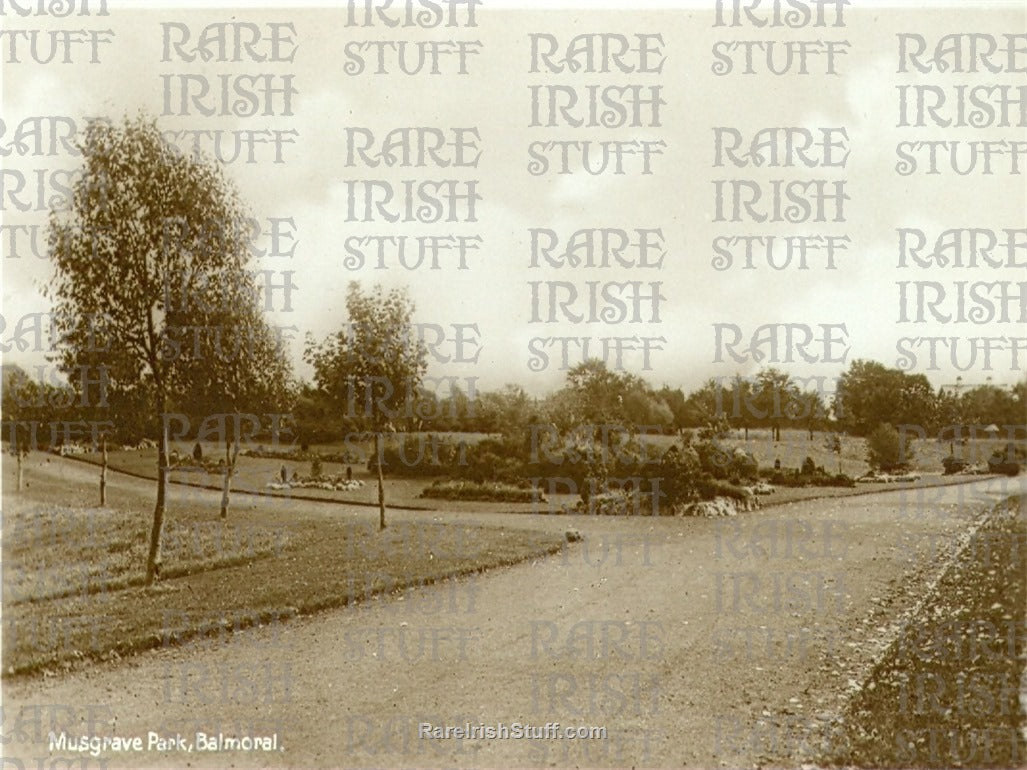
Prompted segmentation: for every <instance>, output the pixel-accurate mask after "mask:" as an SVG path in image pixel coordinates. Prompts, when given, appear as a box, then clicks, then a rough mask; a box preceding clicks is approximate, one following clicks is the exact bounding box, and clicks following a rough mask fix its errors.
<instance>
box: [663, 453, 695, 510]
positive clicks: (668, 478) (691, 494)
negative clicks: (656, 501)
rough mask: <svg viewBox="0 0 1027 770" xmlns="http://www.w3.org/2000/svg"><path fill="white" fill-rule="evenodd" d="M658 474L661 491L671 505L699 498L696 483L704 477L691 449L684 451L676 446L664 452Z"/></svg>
mask: <svg viewBox="0 0 1027 770" xmlns="http://www.w3.org/2000/svg"><path fill="white" fill-rule="evenodd" d="M658 472H659V478H660V490H661V491H662V492H663V494H664V500H666V502H667V503H668V504H669V505H675V504H677V503H684V502H688V501H690V500H694V499H695V498H696V497H697V496H698V490H697V489H696V483H697V482H698V481H699V477H700V476H701V475H702V466H700V464H699V456H698V454H696V452H695V450H694V449H692V448H691V447H686V448H685V449H683V450H682V449H679V448H678V447H677V445H676V444H675V445H674V446H672V447H671V448H670V449H668V450H667V451H666V452H664V453H663V457H662V458H660V464H659V467H658Z"/></svg>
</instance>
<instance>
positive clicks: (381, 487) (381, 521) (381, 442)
mask: <svg viewBox="0 0 1027 770" xmlns="http://www.w3.org/2000/svg"><path fill="white" fill-rule="evenodd" d="M374 443H375V451H376V452H377V453H378V529H379V530H382V529H385V480H384V477H383V475H382V466H383V465H385V436H384V435H382V434H381V433H378V434H377V435H376V436H375V439H374Z"/></svg>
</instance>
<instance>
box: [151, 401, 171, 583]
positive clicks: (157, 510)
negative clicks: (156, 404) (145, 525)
mask: <svg viewBox="0 0 1027 770" xmlns="http://www.w3.org/2000/svg"><path fill="white" fill-rule="evenodd" d="M160 421H161V429H160V441H159V443H158V444H157V505H156V506H154V509H153V527H152V528H151V529H150V552H149V554H148V555H147V557H146V585H148V586H149V585H153V581H154V580H156V579H157V578H159V577H160V562H161V535H162V533H163V530H164V512H165V510H166V508H167V493H168V427H167V420H166V419H165V416H164V403H161V405H160Z"/></svg>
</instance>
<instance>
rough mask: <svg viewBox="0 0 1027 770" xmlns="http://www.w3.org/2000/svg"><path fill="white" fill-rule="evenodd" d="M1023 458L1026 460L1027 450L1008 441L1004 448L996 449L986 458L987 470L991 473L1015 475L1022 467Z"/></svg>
mask: <svg viewBox="0 0 1027 770" xmlns="http://www.w3.org/2000/svg"><path fill="white" fill-rule="evenodd" d="M1025 460H1027V450H1024V448H1023V447H1021V446H1017V445H1016V444H1014V443H1013V442H1012V441H1010V442H1009V443H1008V444H1006V445H1005V447H1004V448H1002V449H999V450H996V451H995V452H994V453H993V454H992V455H991V457H989V458H988V470H989V471H991V472H992V473H1004V474H1005V475H1007V476H1016V475H1018V474H1019V473H1020V471H1021V470H1022V469H1023V465H1024V461H1025Z"/></svg>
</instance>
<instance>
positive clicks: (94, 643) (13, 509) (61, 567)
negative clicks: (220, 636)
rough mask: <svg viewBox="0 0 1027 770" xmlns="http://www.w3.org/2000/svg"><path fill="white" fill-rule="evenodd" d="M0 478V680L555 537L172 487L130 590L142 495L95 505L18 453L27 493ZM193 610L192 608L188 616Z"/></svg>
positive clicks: (240, 623) (333, 598) (57, 462)
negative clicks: (157, 551)
mask: <svg viewBox="0 0 1027 770" xmlns="http://www.w3.org/2000/svg"><path fill="white" fill-rule="evenodd" d="M12 466H13V464H12V463H10V462H4V463H3V474H4V488H5V494H4V500H3V502H4V514H5V515H4V522H3V525H4V532H3V534H4V537H3V563H4V587H3V588H4V591H3V602H4V613H3V672H4V675H5V676H11V675H20V674H32V673H39V672H43V673H45V672H47V671H55V670H57V669H60V668H65V669H66V668H70V667H72V666H73V665H74V664H75V663H76V662H77V661H88V660H103V659H110V658H117V657H121V656H124V655H127V654H131V653H135V652H139V651H141V650H145V649H150V648H155V647H159V646H161V645H164V644H169V643H177V642H180V641H183V640H186V639H188V638H191V637H195V636H198V635H204V634H210V633H223V632H224V630H225V629H226V628H228V629H233V628H245V627H247V626H250V625H254V624H260V623H266V622H270V621H273V620H276V619H281V618H287V617H290V616H292V615H297V614H306V613H312V612H316V611H319V610H323V609H327V608H330V607H338V606H341V605H345V604H348V603H350V602H353V601H360V600H363V599H366V598H367V597H368V596H372V595H375V594H380V593H388V592H394V591H400V590H403V589H405V588H409V587H411V586H417V585H423V584H427V583H432V582H435V581H438V580H442V579H445V578H447V577H451V576H457V575H462V574H468V573H473V572H477V571H480V570H483V569H487V568H491V567H497V566H502V565H507V564H513V563H515V562H518V561H521V560H523V559H527V558H533V557H537V556H540V555H542V554H546V553H554V552H556V551H558V550H559V549H560V548H561V546H562V543H563V539H562V538H561V537H560V536H558V535H554V534H547V533H541V532H532V531H527V530H523V529H517V530H514V529H505V528H499V527H484V526H464V525H455V524H454V525H449V524H444V523H439V522H437V521H424V522H406V523H403V522H397V523H394V524H393V525H390V526H389V527H388V528H387V529H386V530H385V531H384V532H383V533H380V532H378V531H377V526H376V524H375V522H374V520H373V517H369V516H368V515H367V512H366V511H354V510H353V509H346V508H340V509H339V510H338V512H337V513H336V512H334V511H331V510H330V509H328V510H327V512H326V509H325V508H324V507H323V506H320V505H317V504H316V503H304V502H301V501H290V502H288V503H285V502H284V501H282V502H279V501H277V500H274V499H269V498H252V497H250V498H248V499H244V498H243V497H239V498H237V500H236V502H235V505H234V507H233V508H232V509H231V510H230V513H229V518H228V520H227V521H226V522H222V521H221V519H220V518H219V517H218V507H217V500H218V497H217V494H216V493H204V495H205V497H206V499H203V496H198V495H196V494H189V495H184V494H183V492H184V491H185V490H183V488H182V487H175V486H172V493H171V496H172V503H171V506H170V513H169V515H168V517H167V519H166V524H165V533H166V535H165V539H164V558H163V563H164V568H163V571H162V580H161V581H160V582H159V583H158V584H157V585H156V586H155V587H153V588H150V589H146V588H144V587H143V586H142V585H141V582H142V573H143V569H144V565H145V556H146V548H147V538H148V533H149V525H150V522H151V517H152V507H153V501H154V488H153V486H151V485H149V484H146V483H136V482H135V481H132V480H126V479H125V477H120V478H117V479H115V478H114V477H112V483H114V484H116V486H115V487H114V488H113V489H112V490H111V495H110V498H109V499H110V500H111V501H112V505H111V506H110V507H106V508H90V507H85V505H84V501H86V500H90V501H92V500H95V497H96V494H97V492H96V483H95V480H94V479H95V474H94V472H93V471H92V470H90V469H89V467H88V466H85V465H83V464H81V463H75V462H71V461H70V460H61V459H58V458H56V457H53V458H49V457H46V456H44V455H42V454H41V453H35V454H34V455H32V456H31V459H30V461H29V462H28V465H27V468H26V471H25V480H26V482H27V488H26V489H25V491H23V492H21V493H16V492H11V491H10V490H13V489H14V488H15V484H14V481H15V479H14V469H13V467H12ZM198 608H202V609H198Z"/></svg>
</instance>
